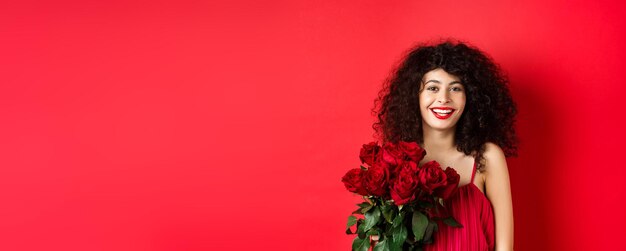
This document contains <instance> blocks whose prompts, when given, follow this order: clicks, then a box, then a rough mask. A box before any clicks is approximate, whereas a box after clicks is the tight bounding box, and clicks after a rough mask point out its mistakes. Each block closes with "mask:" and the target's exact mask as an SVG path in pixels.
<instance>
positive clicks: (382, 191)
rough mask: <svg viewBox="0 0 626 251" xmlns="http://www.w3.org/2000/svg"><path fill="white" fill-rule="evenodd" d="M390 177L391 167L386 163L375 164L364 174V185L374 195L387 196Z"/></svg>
mask: <svg viewBox="0 0 626 251" xmlns="http://www.w3.org/2000/svg"><path fill="white" fill-rule="evenodd" d="M388 179H389V168H387V166H385V165H378V164H374V165H373V166H372V167H370V168H369V169H367V171H365V173H364V174H363V186H364V187H365V190H367V192H369V194H371V195H374V196H379V197H383V196H386V195H387V194H386V193H387V191H388V188H387V184H388V181H387V180H388Z"/></svg>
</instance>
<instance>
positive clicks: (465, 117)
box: [372, 40, 518, 171]
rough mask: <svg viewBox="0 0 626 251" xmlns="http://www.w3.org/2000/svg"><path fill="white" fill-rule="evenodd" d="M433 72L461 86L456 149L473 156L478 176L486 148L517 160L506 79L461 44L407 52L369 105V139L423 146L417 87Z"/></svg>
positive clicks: (479, 53) (490, 62) (483, 57)
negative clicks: (463, 94) (441, 72)
mask: <svg viewBox="0 0 626 251" xmlns="http://www.w3.org/2000/svg"><path fill="white" fill-rule="evenodd" d="M438 68H440V69H443V70H444V71H446V72H447V73H449V74H451V75H454V76H457V77H458V78H459V79H460V80H461V83H462V84H463V86H465V91H466V97H467V100H466V104H465V110H464V112H463V114H462V115H461V117H460V119H459V121H458V122H457V126H456V131H455V142H454V143H455V145H456V149H457V150H458V151H459V152H463V153H465V155H470V154H473V155H474V158H475V159H476V163H477V169H478V170H479V171H483V170H484V163H483V160H484V157H483V153H484V152H485V143H487V142H493V143H495V144H497V145H498V146H499V147H500V148H502V150H503V151H504V154H505V156H506V157H510V156H517V145H518V139H517V135H516V133H515V129H514V124H515V115H516V114H517V108H516V104H515V102H514V101H513V98H512V97H511V95H510V92H509V88H508V84H509V82H508V79H507V77H506V76H504V74H503V73H502V71H501V70H500V67H499V66H498V65H497V64H495V63H494V62H493V60H492V59H491V58H490V57H489V56H488V55H486V54H485V53H483V52H482V51H480V50H479V49H478V48H475V47H473V46H470V45H468V44H466V43H464V42H460V41H451V40H446V41H443V42H441V43H439V44H434V45H433V44H419V45H417V46H415V47H414V48H412V49H410V50H409V51H408V53H407V54H406V56H405V57H404V58H403V60H402V61H401V63H400V64H399V65H398V66H397V67H396V69H395V70H393V71H392V74H391V75H390V76H389V77H388V78H387V80H386V81H385V82H384V84H383V88H382V89H381V90H380V92H379V93H378V98H377V99H376V100H375V101H374V108H372V114H373V115H375V116H376V115H377V117H378V121H376V122H375V123H374V125H373V126H372V127H373V128H374V130H375V134H374V135H375V136H376V137H377V138H379V139H381V140H382V141H383V142H394V143H396V142H398V141H415V142H418V143H420V144H423V135H422V117H421V114H420V108H419V92H420V88H421V81H422V78H423V77H424V74H426V73H427V72H429V71H431V70H434V69H438Z"/></svg>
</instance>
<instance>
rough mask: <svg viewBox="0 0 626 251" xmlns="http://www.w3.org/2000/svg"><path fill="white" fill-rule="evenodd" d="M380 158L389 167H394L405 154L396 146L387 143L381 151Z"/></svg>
mask: <svg viewBox="0 0 626 251" xmlns="http://www.w3.org/2000/svg"><path fill="white" fill-rule="evenodd" d="M381 157H382V160H383V161H385V162H387V163H388V164H389V165H392V166H396V165H398V164H400V163H399V162H402V160H403V159H404V157H405V154H404V152H403V151H402V150H400V149H399V148H398V146H397V145H396V144H394V143H391V142H387V143H385V144H384V145H383V147H382V149H381Z"/></svg>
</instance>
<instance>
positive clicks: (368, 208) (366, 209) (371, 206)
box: [361, 204, 374, 214]
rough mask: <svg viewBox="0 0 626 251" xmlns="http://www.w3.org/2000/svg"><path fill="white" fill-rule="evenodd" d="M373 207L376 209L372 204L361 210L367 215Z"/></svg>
mask: <svg viewBox="0 0 626 251" xmlns="http://www.w3.org/2000/svg"><path fill="white" fill-rule="evenodd" d="M373 207H374V205H371V204H370V205H369V206H368V207H364V208H361V213H363V214H365V213H367V212H368V211H369V210H371V209H372V208H373Z"/></svg>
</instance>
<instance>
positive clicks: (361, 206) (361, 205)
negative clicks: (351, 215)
mask: <svg viewBox="0 0 626 251" xmlns="http://www.w3.org/2000/svg"><path fill="white" fill-rule="evenodd" d="M356 205H357V206H359V207H360V208H366V207H369V206H372V204H370V203H369V202H361V203H359V204H356Z"/></svg>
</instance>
